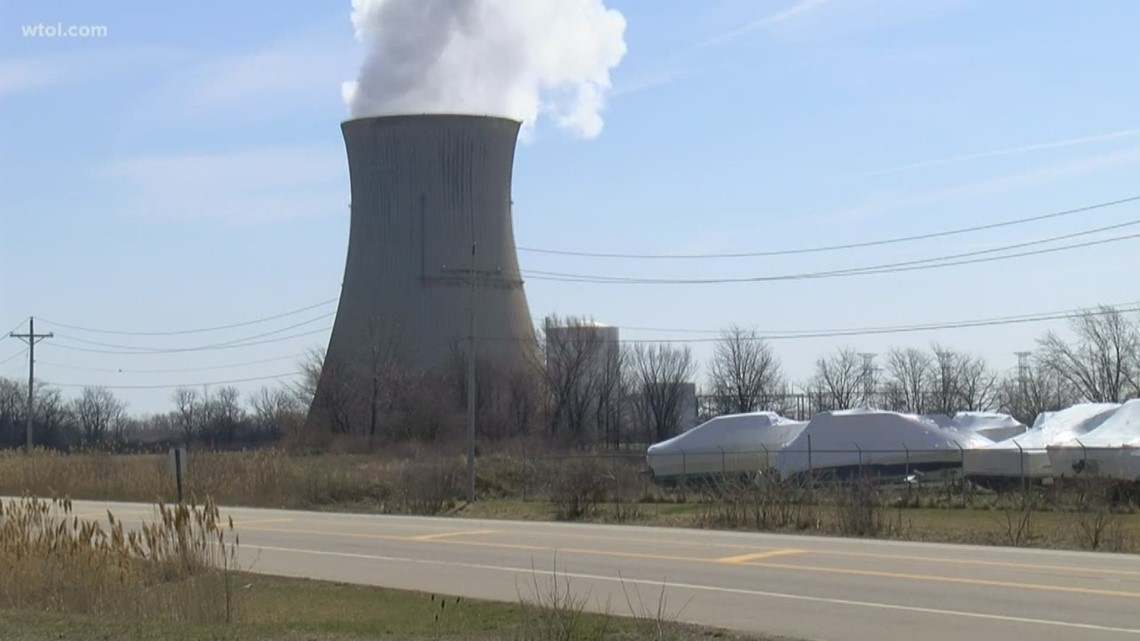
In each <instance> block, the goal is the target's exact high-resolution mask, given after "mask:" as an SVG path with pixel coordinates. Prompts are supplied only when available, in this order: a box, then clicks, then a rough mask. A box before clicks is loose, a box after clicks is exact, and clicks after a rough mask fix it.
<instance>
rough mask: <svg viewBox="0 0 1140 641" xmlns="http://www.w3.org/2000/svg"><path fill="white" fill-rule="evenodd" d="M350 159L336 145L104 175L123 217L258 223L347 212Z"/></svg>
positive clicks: (128, 165)
mask: <svg viewBox="0 0 1140 641" xmlns="http://www.w3.org/2000/svg"><path fill="white" fill-rule="evenodd" d="M344 165H345V162H344V158H343V154H342V153H341V151H340V150H339V149H332V148H329V147H282V148H266V149H252V150H240V151H233V152H224V153H208V154H207V153H192V154H167V155H153V156H142V157H136V158H129V159H125V160H120V161H116V162H113V163H111V164H109V165H107V166H104V167H102V168H101V169H100V170H99V174H100V175H101V176H102V177H104V178H107V179H109V180H111V181H112V183H113V184H114V185H115V186H116V187H117V188H118V189H119V191H120V195H121V204H120V206H119V208H118V210H119V211H121V212H122V213H123V214H124V215H127V216H130V217H133V218H136V219H140V220H145V221H150V222H195V221H197V222H201V221H208V222H213V223H221V224H226V225H239V226H244V225H255V224H263V223H272V222H279V221H284V220H289V219H295V218H303V217H312V216H321V215H338V214H343V213H344V211H345V207H346V206H347V204H346V203H347V193H348V192H347V185H346V181H347V179H346V177H345V174H344Z"/></svg>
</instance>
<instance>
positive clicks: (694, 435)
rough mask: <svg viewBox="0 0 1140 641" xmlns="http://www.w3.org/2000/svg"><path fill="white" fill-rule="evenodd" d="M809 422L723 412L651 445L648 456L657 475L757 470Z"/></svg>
mask: <svg viewBox="0 0 1140 641" xmlns="http://www.w3.org/2000/svg"><path fill="white" fill-rule="evenodd" d="M806 426H807V423H805V422H799V421H793V420H791V419H789V418H785V417H783V416H780V415H779V414H776V413H775V412H750V413H747V414H729V415H726V416H718V417H717V418H714V419H712V420H709V421H706V422H704V423H702V424H700V425H698V426H696V427H694V428H693V429H691V430H689V431H687V432H685V433H684V434H680V435H678V436H674V437H673V438H671V439H669V440H667V441H662V442H660V443H656V444H654V445H651V446H650V447H649V450H648V452H647V453H646V459H647V463H648V465H649V468H650V469H651V470H653V475H654V476H655V477H657V478H662V477H673V476H683V475H687V476H695V475H704V474H720V473H727V472H756V471H759V470H762V469H767V468H768V467H771V465H770V464H771V463H773V462H774V461H775V459H776V453H777V452H779V451H780V450H781V449H783V448H784V446H786V445H787V444H788V443H790V442H792V441H793V440H794V439H795V438H796V436H798V435H799V433H800V432H802V431H803V429H804V428H805V427H806Z"/></svg>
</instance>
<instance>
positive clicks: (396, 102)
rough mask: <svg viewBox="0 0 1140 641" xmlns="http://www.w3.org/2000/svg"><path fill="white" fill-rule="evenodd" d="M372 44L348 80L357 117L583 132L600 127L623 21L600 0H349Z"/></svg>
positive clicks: (361, 33)
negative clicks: (514, 123) (488, 120)
mask: <svg viewBox="0 0 1140 641" xmlns="http://www.w3.org/2000/svg"><path fill="white" fill-rule="evenodd" d="M352 23H353V26H354V28H355V30H356V37H357V38H358V39H359V40H360V41H362V42H364V43H365V44H366V45H368V47H369V52H368V57H367V59H366V60H365V61H364V64H363V66H362V67H361V69H360V73H359V76H358V78H357V80H356V82H348V83H345V85H344V99H345V102H346V103H348V108H349V113H350V114H351V115H352V117H353V118H361V117H366V116H382V115H392V114H407V113H412V114H417V113H466V114H481V115H495V116H504V117H508V118H515V119H517V120H521V121H523V122H524V129H527V130H530V129H531V128H533V127H534V123H535V121H536V120H537V119H538V118H539V116H540V115H541V116H544V117H550V118H551V119H552V120H553V121H554V122H555V123H557V124H558V126H560V127H563V128H566V129H569V130H571V131H573V132H575V133H577V134H580V135H582V136H584V137H587V138H592V137H594V136H597V135H598V134H599V133H600V132H601V130H602V118H601V115H600V112H601V109H602V107H603V102H604V100H603V98H604V95H605V92H606V90H608V89H609V88H610V69H612V68H613V67H615V66H617V64H618V63H619V62H620V61H621V59H622V57H623V56H624V55H625V52H626V47H625V40H624V33H625V18H623V17H622V15H621V14H620V13H619V12H617V11H615V10H612V9H607V8H606V7H605V5H604V3H603V0H352Z"/></svg>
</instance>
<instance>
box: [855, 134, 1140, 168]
mask: <svg viewBox="0 0 1140 641" xmlns="http://www.w3.org/2000/svg"><path fill="white" fill-rule="evenodd" d="M1136 136H1140V129H1121V130H1119V131H1112V132H1109V133H1104V134H1095V135H1091V136H1081V137H1078V138H1068V139H1065V140H1055V141H1052V142H1042V143H1034V144H1030V145H1020V146H1017V147H1006V148H1004V149H990V150H987V151H979V152H974V153H969V154H960V155H957V156H946V157H944V158H934V159H932V160H923V161H921V162H916V163H911V164H908V165H899V166H897V167H888V168H887V169H880V170H878V171H873V172H870V173H867V174H863V177H864V178H867V177H871V176H883V175H886V174H897V173H902V172H906V171H913V170H916V169H925V168H927V167H937V166H940V165H952V164H955V163H960V162H968V161H971V160H984V159H986V158H998V157H1001V156H1015V155H1018V154H1026V153H1031V152H1034V151H1048V150H1050V149H1063V148H1065V147H1077V146H1080V145H1087V144H1091V143H1096V142H1105V141H1108V140H1117V139H1121V138H1134V137H1136Z"/></svg>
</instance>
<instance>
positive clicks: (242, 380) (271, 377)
mask: <svg viewBox="0 0 1140 641" xmlns="http://www.w3.org/2000/svg"><path fill="white" fill-rule="evenodd" d="M300 374H301V372H290V373H287V374H272V375H269V376H253V377H250V378H234V379H231V380H228V381H211V382H206V383H179V384H177V385H83V384H80V383H50V382H49V383H47V384H48V385H50V386H52V387H105V388H107V389H137V390H144V389H176V388H179V387H210V386H212V385H233V384H236V383H251V382H255V381H269V380H277V379H281V378H289V377H290V376H298V375H300Z"/></svg>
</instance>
